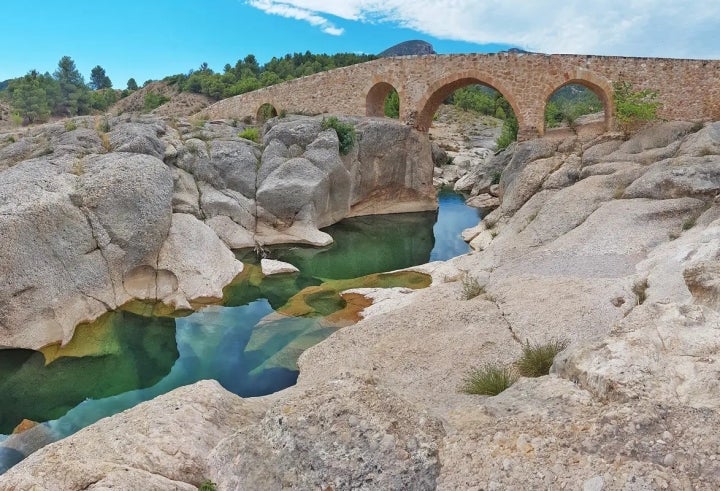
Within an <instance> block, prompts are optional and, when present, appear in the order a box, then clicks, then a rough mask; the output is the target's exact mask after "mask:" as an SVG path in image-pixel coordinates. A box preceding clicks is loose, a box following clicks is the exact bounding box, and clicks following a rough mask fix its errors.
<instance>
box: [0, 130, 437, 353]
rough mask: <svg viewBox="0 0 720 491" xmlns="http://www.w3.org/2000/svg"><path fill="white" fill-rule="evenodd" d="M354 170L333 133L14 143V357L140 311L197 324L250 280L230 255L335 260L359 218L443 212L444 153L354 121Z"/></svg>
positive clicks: (88, 133)
mask: <svg viewBox="0 0 720 491" xmlns="http://www.w3.org/2000/svg"><path fill="white" fill-rule="evenodd" d="M351 122H352V123H353V124H354V125H355V128H356V131H357V143H356V144H355V145H354V147H353V150H352V152H351V153H350V154H349V155H347V156H340V154H339V150H338V137H337V134H336V133H335V130H332V129H329V130H323V129H322V127H321V118H287V119H277V120H274V121H273V122H272V123H270V124H268V125H267V127H266V128H265V131H264V141H263V144H262V145H260V144H255V143H253V142H251V141H248V140H245V139H242V138H240V137H238V133H239V130H240V129H239V128H237V127H234V126H232V125H231V124H230V122H222V121H215V122H208V123H206V122H202V121H200V122H198V123H194V124H190V123H188V122H177V121H163V120H160V119H157V118H152V117H147V118H131V117H122V118H110V119H106V118H93V117H82V118H75V119H73V120H68V121H67V122H65V123H54V124H48V125H43V126H39V127H35V128H31V129H24V130H18V131H16V132H13V133H7V134H2V135H0V142H1V143H0V243H2V248H1V249H0V271H1V272H2V281H1V282H0V347H21V348H30V349H39V348H41V347H43V346H46V345H48V344H51V343H62V344H65V343H67V342H68V341H69V340H70V339H71V338H72V334H73V331H74V328H75V326H76V325H78V324H79V323H81V322H86V321H91V320H93V319H95V318H97V317H98V316H99V315H101V314H102V313H103V312H105V311H108V310H112V309H116V308H118V307H120V306H122V305H123V304H125V303H127V302H129V301H131V300H149V301H160V302H162V303H164V304H166V305H167V306H169V307H170V308H175V309H189V308H195V307H197V306H199V305H203V304H205V303H208V302H213V301H217V300H219V299H220V298H221V296H222V288H223V287H224V286H225V285H226V284H227V283H229V282H230V281H231V280H232V279H233V277H234V276H235V275H236V274H238V273H239V272H240V271H241V270H242V264H241V263H240V262H238V261H236V260H235V258H234V256H233V254H232V253H231V251H230V248H242V247H255V246H259V247H262V246H265V245H268V244H275V243H289V242H302V243H309V244H315V245H327V244H328V243H330V242H331V241H332V238H331V237H330V236H328V235H327V234H325V233H323V232H321V231H320V230H319V229H320V228H321V227H324V226H327V225H330V224H332V223H335V222H337V221H338V220H340V219H342V218H344V217H346V216H353V215H363V214H373V213H381V212H382V213H386V212H388V211H420V210H428V209H434V208H435V207H436V206H437V204H436V200H435V197H434V191H433V188H432V163H431V157H430V148H429V143H428V141H427V139H426V138H424V137H423V136H422V135H420V134H419V133H417V131H415V130H413V129H411V128H409V127H407V126H403V125H400V124H397V123H394V122H392V121H381V120H367V121H366V120H360V119H356V120H352V121H351Z"/></svg>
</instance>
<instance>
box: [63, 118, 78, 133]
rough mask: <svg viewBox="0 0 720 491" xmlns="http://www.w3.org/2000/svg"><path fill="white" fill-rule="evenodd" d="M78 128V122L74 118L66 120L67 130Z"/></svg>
mask: <svg viewBox="0 0 720 491" xmlns="http://www.w3.org/2000/svg"><path fill="white" fill-rule="evenodd" d="M76 129H77V123H76V122H75V121H73V120H72V119H68V120H67V121H65V131H74V130H76Z"/></svg>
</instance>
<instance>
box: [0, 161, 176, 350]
mask: <svg viewBox="0 0 720 491" xmlns="http://www.w3.org/2000/svg"><path fill="white" fill-rule="evenodd" d="M80 164H81V165H76V162H75V161H72V160H64V161H54V160H48V159H38V160H31V161H26V162H23V163H21V164H18V165H16V166H14V167H12V168H11V169H9V170H7V171H5V172H2V173H0V189H1V190H2V191H1V192H0V210H1V211H0V215H2V217H3V218H2V220H0V241H1V242H2V243H3V248H2V251H0V269H1V270H2V271H4V272H5V273H4V275H3V279H4V281H3V285H2V288H0V312H1V313H0V326H2V329H0V346H14V347H24V348H31V349H37V348H40V347H42V346H44V345H46V344H50V343H54V342H63V343H66V342H68V341H69V340H70V338H71V337H72V334H73V332H74V328H75V326H76V325H77V324H78V323H80V322H83V321H89V320H92V319H94V318H96V317H97V316H99V315H100V314H102V313H103V312H105V311H106V310H107V309H109V308H110V309H111V308H115V307H117V306H118V305H121V304H122V303H124V302H126V301H127V300H128V299H129V298H130V297H129V295H127V293H126V292H125V291H124V289H123V277H124V275H125V273H126V272H128V271H130V270H132V269H134V268H136V267H139V266H141V265H150V266H154V265H155V264H156V261H157V253H158V251H159V249H160V246H161V245H162V243H163V241H164V240H165V237H166V236H167V233H168V230H169V228H170V210H171V208H170V206H171V199H172V177H171V174H170V172H169V170H168V168H167V167H166V166H165V165H164V164H163V163H162V162H161V161H159V160H158V159H156V158H154V157H150V156H147V155H133V154H106V155H101V156H90V157H87V158H85V159H84V160H83V161H81V162H80ZM76 174H77V175H76Z"/></svg>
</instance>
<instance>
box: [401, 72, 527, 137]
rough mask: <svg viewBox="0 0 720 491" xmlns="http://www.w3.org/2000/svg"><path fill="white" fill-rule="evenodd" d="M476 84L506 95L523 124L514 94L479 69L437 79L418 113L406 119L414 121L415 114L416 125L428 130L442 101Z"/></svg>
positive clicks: (421, 103) (419, 105)
mask: <svg viewBox="0 0 720 491" xmlns="http://www.w3.org/2000/svg"><path fill="white" fill-rule="evenodd" d="M476 84H479V85H486V86H488V87H490V88H491V89H495V90H496V91H498V92H499V93H500V94H501V95H502V96H503V97H505V99H506V100H507V101H508V103H509V104H510V107H511V108H512V110H513V112H514V113H515V117H516V118H517V120H518V124H519V126H521V127H522V126H523V120H522V118H523V116H522V114H521V113H520V111H519V108H518V105H517V101H516V98H515V96H514V94H513V93H512V92H511V91H510V90H508V89H507V88H506V87H505V86H504V84H502V83H501V82H500V81H498V80H497V79H495V78H494V77H491V76H489V75H488V74H485V73H481V72H479V71H466V72H459V73H454V74H451V75H448V76H446V77H443V78H441V79H439V80H436V81H435V82H434V83H432V84H430V85H429V86H428V90H427V91H426V92H425V95H424V96H423V97H422V98H421V99H420V101H419V103H418V106H417V115H412V114H406V115H405V116H406V117H405V120H406V121H408V122H413V121H412V120H413V116H415V117H414V125H415V127H416V128H417V129H418V130H420V131H428V129H429V128H430V125H431V124H432V118H433V116H434V115H435V111H437V110H438V108H439V107H440V104H442V101H444V100H445V99H447V98H448V97H449V96H450V94H452V93H453V92H455V91H456V90H457V89H460V88H462V87H466V86H468V85H476ZM401 114H402V113H401Z"/></svg>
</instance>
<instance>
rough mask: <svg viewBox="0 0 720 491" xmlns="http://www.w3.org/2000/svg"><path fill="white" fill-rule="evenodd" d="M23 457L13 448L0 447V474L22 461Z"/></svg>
mask: <svg viewBox="0 0 720 491" xmlns="http://www.w3.org/2000/svg"><path fill="white" fill-rule="evenodd" d="M24 458H25V456H24V455H23V454H21V453H20V452H18V451H17V450H15V449H14V448H6V447H0V474H3V473H5V472H7V470H8V469H9V468H10V467H12V466H14V465H15V464H17V463H18V462H20V461H21V460H22V459H24Z"/></svg>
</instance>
